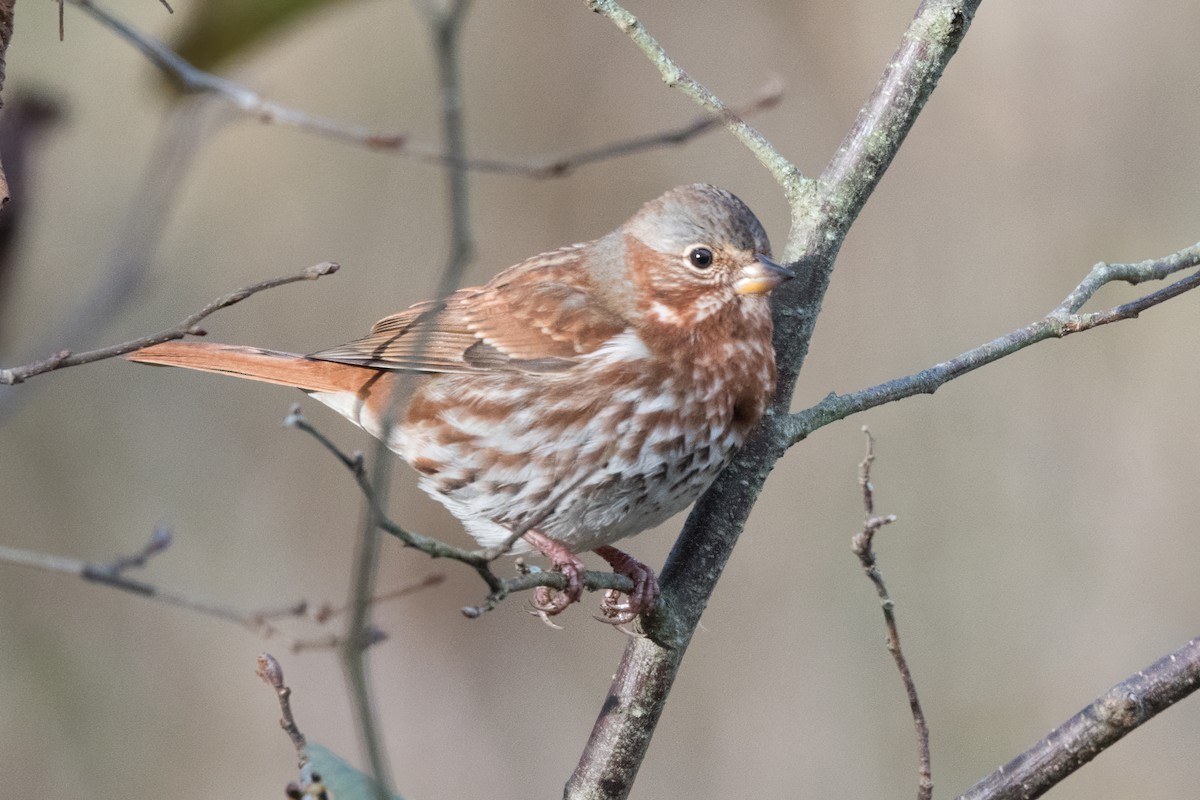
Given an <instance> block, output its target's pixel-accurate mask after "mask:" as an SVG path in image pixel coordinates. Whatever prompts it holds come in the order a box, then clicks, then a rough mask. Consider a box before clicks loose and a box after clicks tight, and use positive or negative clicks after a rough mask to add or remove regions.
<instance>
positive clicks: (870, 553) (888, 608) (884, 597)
mask: <svg viewBox="0 0 1200 800" xmlns="http://www.w3.org/2000/svg"><path fill="white" fill-rule="evenodd" d="M862 431H863V433H864V434H866V436H867V454H866V455H865V456H864V457H863V460H862V462H861V463H860V464H859V465H858V485H859V488H860V489H862V498H863V528H862V530H861V531H859V532H858V533H857V534H855V536H854V538H853V539H852V540H851V543H850V549H851V550H853V551H854V554H855V555H856V556H858V561H859V563H860V564H861V565H862V568H863V571H864V572H865V573H866V574H867V577H868V578H870V579H871V583H873V584H875V591H876V592H877V593H878V594H879V601H880V606H881V607H882V608H883V619H884V624H885V625H886V626H887V649H888V652H889V653H891V654H892V658H893V659H894V660H895V661H896V669H897V670H899V671H900V679H901V680H902V681H903V682H904V691H905V693H906V694H907V695H908V707H909V709H910V710H911V711H912V718H913V726H914V727H915V728H916V730H917V800H930V798H931V797H933V771H932V769H931V767H930V760H929V725H928V724H927V723H926V722H925V712H924V711H922V710H921V701H920V699H919V698H918V697H917V684H916V681H914V680H913V676H912V670H911V669H909V666H908V659H906V658H905V657H904V651H903V650H902V649H901V647H900V629H899V627H897V625H896V604H895V603H894V602H892V598H891V595H889V594H888V590H887V586H886V585H885V584H884V582H883V573H881V572H880V571H879V566H878V564H877V563H876V558H875V547H874V545H875V534H877V533H878V532H879V531H880V529H881V528H883V526H884V525H890V524H891V523H893V522H895V521H896V515H895V514H888V515H887V516H883V517H881V516H878V515H876V514H875V487H874V486H873V485H872V484H871V466H872V465H873V464H874V463H875V437H873V436H872V435H871V431H870V430H869V429H868V428H867V426H865V425H864V426H863V429H862Z"/></svg>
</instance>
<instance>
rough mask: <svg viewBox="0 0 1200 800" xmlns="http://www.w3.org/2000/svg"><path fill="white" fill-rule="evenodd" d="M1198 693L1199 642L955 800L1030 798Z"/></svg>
mask: <svg viewBox="0 0 1200 800" xmlns="http://www.w3.org/2000/svg"><path fill="white" fill-rule="evenodd" d="M1197 689H1200V638H1196V639H1192V640H1191V641H1190V642H1188V643H1187V644H1185V645H1184V646H1183V647H1181V648H1179V649H1178V650H1176V651H1175V652H1173V653H1171V654H1169V655H1166V656H1164V657H1162V658H1160V659H1159V660H1158V661H1155V662H1154V663H1153V664H1151V665H1150V666H1149V667H1146V668H1145V669H1144V670H1142V671H1141V672H1138V673H1137V674H1136V675H1132V676H1130V677H1129V678H1126V679H1125V680H1123V681H1121V682H1120V683H1118V684H1117V685H1116V686H1114V687H1112V688H1111V689H1109V690H1108V691H1107V692H1105V693H1104V694H1102V695H1101V696H1100V697H1098V698H1096V699H1095V700H1094V701H1093V702H1092V704H1091V705H1089V706H1088V707H1087V708H1084V709H1083V710H1082V711H1080V712H1079V713H1078V714H1076V715H1075V716H1073V717H1071V718H1070V719H1069V720H1067V721H1066V722H1064V723H1063V724H1062V725H1060V726H1059V727H1058V728H1055V729H1054V730H1053V731H1051V733H1050V735H1049V736H1047V737H1046V738H1044V739H1042V740H1041V741H1040V742H1038V743H1037V744H1035V745H1034V746H1033V747H1031V748H1029V749H1028V750H1026V751H1025V752H1024V753H1022V754H1021V755H1019V756H1017V757H1016V758H1014V759H1013V760H1012V761H1010V762H1008V763H1007V764H1005V765H1004V766H1002V767H1000V769H998V770H996V771H995V772H993V773H992V774H991V775H989V776H988V777H986V778H984V779H983V780H982V781H980V782H979V783H977V784H975V786H973V787H972V788H971V789H970V790H969V791H967V792H966V793H965V794H963V795H961V796H960V798H959V800H1033V798H1035V797H1041V796H1042V795H1043V794H1045V793H1046V792H1047V791H1049V790H1050V789H1051V788H1052V787H1054V786H1055V785H1057V784H1058V783H1059V782H1061V781H1062V780H1063V779H1065V778H1066V777H1067V776H1069V775H1070V774H1071V773H1073V772H1075V770H1077V769H1079V768H1080V767H1082V766H1083V765H1084V764H1086V763H1088V762H1089V761H1091V760H1092V759H1093V758H1095V757H1096V756H1098V755H1099V754H1100V753H1102V752H1103V751H1104V750H1105V749H1107V748H1108V747H1111V746H1112V745H1113V744H1115V743H1116V742H1117V741H1119V740H1120V739H1122V738H1123V737H1124V736H1125V735H1126V734H1127V733H1129V732H1130V731H1132V730H1134V729H1135V728H1137V727H1139V726H1140V725H1142V724H1144V723H1146V722H1148V721H1149V720H1150V719H1152V718H1153V717H1154V716H1155V715H1157V714H1158V713H1160V712H1162V711H1164V710H1166V709H1167V708H1170V707H1171V706H1172V705H1173V704H1174V703H1177V702H1179V701H1180V700H1182V699H1183V698H1185V697H1187V696H1188V695H1190V694H1191V693H1192V692H1194V691H1196V690H1197Z"/></svg>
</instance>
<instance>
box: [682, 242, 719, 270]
mask: <svg viewBox="0 0 1200 800" xmlns="http://www.w3.org/2000/svg"><path fill="white" fill-rule="evenodd" d="M688 260H689V261H691V262H692V266H693V267H696V268H697V269H708V268H709V267H711V266H712V263H713V254H712V250H709V249H708V248H707V247H695V248H692V250H691V252H689V253H688Z"/></svg>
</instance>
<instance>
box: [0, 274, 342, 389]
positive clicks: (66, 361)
mask: <svg viewBox="0 0 1200 800" xmlns="http://www.w3.org/2000/svg"><path fill="white" fill-rule="evenodd" d="M338 269H339V267H338V265H337V264H335V263H333V262H332V261H322V262H321V263H320V264H314V265H313V266H311V267H309V268H308V269H305V270H304V271H303V272H299V273H297V274H295V275H285V276H283V277H281V278H270V279H269V280H265V281H260V282H259V283H255V284H253V285H251V286H247V287H245V288H244V289H238V290H237V291H234V292H230V293H229V294H227V295H224V296H222V297H218V298H217V299H216V300H213V301H212V302H211V303H209V304H208V305H206V306H205V307H204V308H202V309H200V310H199V311H197V312H196V313H194V314H190V315H189V316H187V317H184V318H183V321H182V322H180V323H179V324H178V325H176V326H175V327H173V328H168V329H166V330H164V331H159V332H158V333H152V334H150V335H149V336H142V337H141V338H138V339H131V340H129V341H128V342H122V343H121V344H114V345H112V346H110V347H102V348H100V349H98V350H88V351H87V352H84V353H72V352H71V351H70V350H61V351H59V352H58V353H55V354H54V355H52V356H48V357H47V358H43V359H41V360H40V361H34V362H33V363H31V364H23V365H22V366H19V367H11V368H9V369H0V385H12V384H17V383H22V382H24V381H27V380H29V379H30V378H32V377H34V376H35V375H41V374H42V373H45V372H52V371H54V370H56V369H64V368H66V367H77V366H79V365H80V364H90V363H91V362H93V361H102V360H104V359H106V358H115V357H117V356H120V355H124V354H125V353H132V352H133V351H134V350H140V349H142V348H143V347H149V346H150V345H153V344H161V343H162V342H169V341H171V340H173V339H182V338H183V337H184V336H189V335H191V336H203V335H204V334H205V331H204V330H203V329H201V328H198V327H197V323H198V322H200V321H201V320H202V319H204V318H206V317H209V316H211V315H213V314H215V313H216V312H218V311H220V310H221V309H223V308H228V307H229V306H232V305H235V304H237V303H240V302H242V301H243V300H245V299H246V298H247V297H250V296H251V295H255V294H258V293H259V292H264V291H266V290H267V289H274V288H276V287H277V286H285V285H287V284H289V283H296V282H297V281H312V280H316V279H317V278H321V277H324V276H325V275H332V274H333V273H335V272H337V271H338Z"/></svg>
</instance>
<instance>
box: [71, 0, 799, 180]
mask: <svg viewBox="0 0 1200 800" xmlns="http://www.w3.org/2000/svg"><path fill="white" fill-rule="evenodd" d="M62 2H63V0H59V3H60V10H61V3H62ZM71 2H72V3H73V4H75V5H76V6H78V7H79V8H81V9H83V10H84V11H86V12H87V13H89V14H91V15H92V16H93V17H95V18H96V19H97V20H99V21H100V22H101V23H103V24H104V25H106V26H107V27H108V28H110V29H111V30H112V31H114V32H115V33H117V34H118V35H119V36H121V37H122V38H124V39H125V40H126V41H128V42H129V43H130V44H132V45H133V46H134V47H135V48H136V49H137V50H138V51H139V52H141V53H142V54H143V55H144V56H145V57H146V58H147V59H148V60H149V61H150V62H151V63H152V64H154V66H156V67H157V68H158V69H159V70H160V71H161V72H163V73H164V74H165V75H167V76H168V77H169V78H171V79H172V80H174V81H175V83H176V84H177V85H178V86H179V88H180V89H181V90H182V91H184V92H186V93H188V94H203V95H209V96H212V97H216V98H219V99H221V100H223V101H225V102H226V103H227V104H229V106H230V107H232V108H233V109H234V110H236V111H237V112H239V113H241V114H243V115H245V116H248V117H252V118H254V119H257V120H259V121H261V122H264V123H267V124H271V125H278V126H281V127H289V128H295V129H297V130H300V131H303V132H305V133H310V134H316V135H319V136H325V137H328V138H332V139H335V140H338V141H341V142H344V143H348V144H353V145H359V146H363V147H367V148H369V149H371V150H377V151H380V152H389V153H394V154H396V155H402V156H408V157H411V158H415V159H417V160H418V161H422V162H424V163H429V164H437V165H440V166H456V165H458V166H462V167H464V168H466V169H468V170H472V171H477V172H490V173H498V174H505V175H513V176H516V177H523V178H531V179H548V178H559V177H562V176H564V175H567V174H569V173H570V172H572V171H574V170H575V169H577V168H579V167H583V166H587V165H590V164H594V163H597V162H600V161H607V160H609V159H613V158H622V157H625V156H629V155H633V154H635V153H640V152H644V151H646V150H651V149H656V148H660V147H666V146H670V145H677V144H682V143H684V142H687V141H689V140H691V139H694V138H696V137H697V136H700V135H701V134H704V133H707V132H708V131H710V130H712V129H713V128H714V127H715V126H716V125H718V124H720V122H721V120H720V119H719V118H718V119H714V118H713V117H712V116H711V115H705V116H704V117H701V118H698V119H696V120H694V121H692V122H690V123H688V124H686V125H682V126H680V127H678V128H672V129H670V130H666V131H661V132H658V133H652V134H647V135H644V136H637V137H632V138H629V139H624V140H619V141H616V142H611V143H609V144H603V145H600V146H598V147H594V148H589V149H586V150H579V151H574V152H570V153H565V154H560V155H552V156H546V157H542V158H534V159H529V160H527V161H518V160H506V159H498V158H467V157H465V156H463V155H461V154H459V155H455V154H454V153H453V152H451V151H449V150H442V149H440V148H438V147H436V146H434V145H431V144H427V143H423V142H418V141H414V140H413V139H412V138H410V137H409V135H408V134H406V133H397V132H392V133H386V132H380V131H375V130H372V129H370V128H368V127H366V126H364V125H356V124H353V123H346V122H342V121H339V120H335V119H330V118H328V117H322V116H319V115H316V114H311V113H309V112H307V111H303V110H301V109H298V108H294V107H291V106H287V105H284V104H282V103H278V102H276V101H274V100H271V99H270V98H267V97H264V96H263V95H261V94H259V93H258V92H256V91H255V90H253V89H251V88H249V87H247V86H245V85H243V84H240V83H237V82H236V81H232V80H229V79H228V78H223V77H220V76H218V75H214V74H213V73H211V72H206V71H205V70H202V69H200V68H198V67H196V66H194V65H192V64H191V63H190V62H188V61H187V60H186V59H184V58H183V57H182V56H180V55H179V54H178V53H176V52H175V51H174V50H172V49H171V48H170V47H169V46H167V44H166V43H164V42H162V41H160V40H158V39H156V38H154V37H153V36H150V35H148V34H146V33H142V32H141V31H139V30H137V29H136V28H134V27H133V26H131V25H129V24H128V23H126V22H125V21H124V20H122V19H120V18H119V17H117V16H116V15H114V14H112V13H111V12H109V11H108V10H107V9H105V8H104V7H103V6H101V5H99V4H97V3H96V2H94V0H71ZM781 97H782V84H781V83H780V82H779V81H778V80H772V81H769V82H768V83H767V84H766V85H765V86H764V87H763V88H762V89H760V90H759V91H758V92H757V93H756V94H755V96H754V97H753V98H751V99H750V100H748V101H747V102H746V103H744V104H741V105H738V106H735V107H733V108H732V109H730V113H731V114H732V115H734V116H745V115H749V114H753V113H757V112H759V111H764V110H766V109H769V108H771V107H773V106H775V105H777V104H778V103H779V100H780V98H781Z"/></svg>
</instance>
